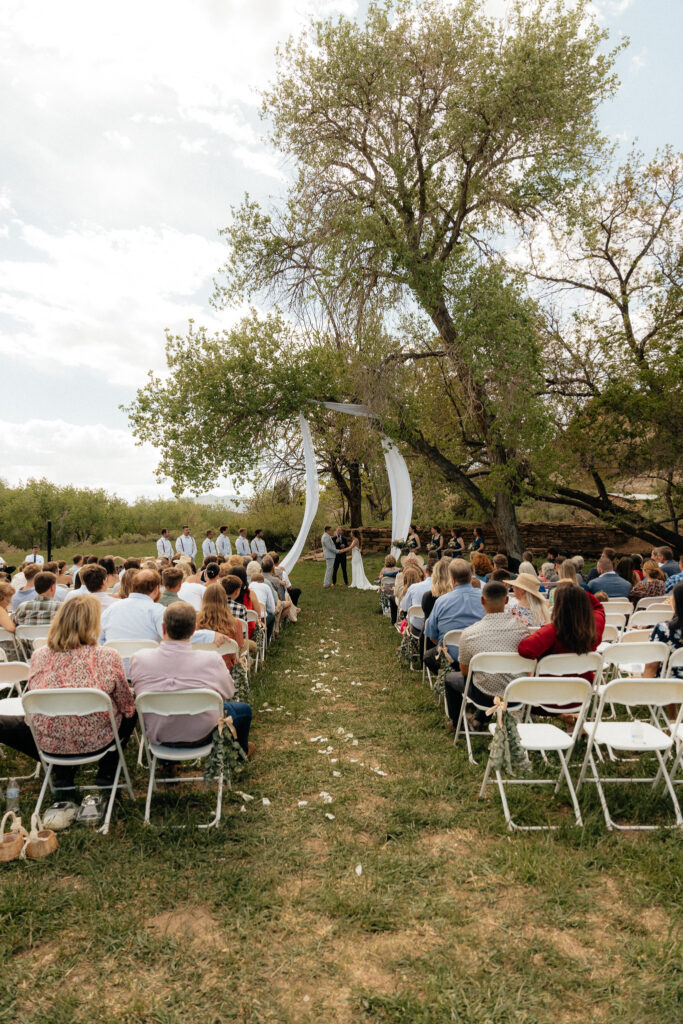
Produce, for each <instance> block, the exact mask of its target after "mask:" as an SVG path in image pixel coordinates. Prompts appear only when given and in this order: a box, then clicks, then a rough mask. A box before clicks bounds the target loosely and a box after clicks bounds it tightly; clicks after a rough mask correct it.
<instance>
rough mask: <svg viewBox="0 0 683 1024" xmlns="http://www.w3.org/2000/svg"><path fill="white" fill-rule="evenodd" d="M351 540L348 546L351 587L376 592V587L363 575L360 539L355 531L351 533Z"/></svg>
mask: <svg viewBox="0 0 683 1024" xmlns="http://www.w3.org/2000/svg"><path fill="white" fill-rule="evenodd" d="M351 536H352V537H353V540H352V541H351V543H350V545H349V550H350V551H351V586H352V587H355V588H356V590H378V589H379V588H378V587H375V586H373V584H372V583H371V582H370V580H369V579H368V578H367V576H366V575H365V569H364V568H363V556H362V555H361V553H360V538H359V536H358V531H357V530H352V531H351Z"/></svg>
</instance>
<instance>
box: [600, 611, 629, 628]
mask: <svg viewBox="0 0 683 1024" xmlns="http://www.w3.org/2000/svg"><path fill="white" fill-rule="evenodd" d="M605 607H606V606H605ZM605 625H607V626H616V627H617V629H618V630H619V632H620V633H621V632H622V631H623V629H624V627H625V626H626V615H625V614H624V613H623V612H608V611H606V612H605Z"/></svg>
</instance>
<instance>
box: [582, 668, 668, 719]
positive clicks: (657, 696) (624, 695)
mask: <svg viewBox="0 0 683 1024" xmlns="http://www.w3.org/2000/svg"><path fill="white" fill-rule="evenodd" d="M600 704H601V705H603V704H623V705H624V707H650V708H657V707H665V706H666V705H668V704H681V705H683V679H644V678H633V679H615V680H614V682H612V683H608V684H607V686H606V687H605V689H604V691H603V695H602V700H601V701H600ZM598 713H599V712H598ZM679 717H680V713H679ZM619 724H622V723H619Z"/></svg>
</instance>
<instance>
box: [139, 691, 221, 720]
mask: <svg viewBox="0 0 683 1024" xmlns="http://www.w3.org/2000/svg"><path fill="white" fill-rule="evenodd" d="M135 706H136V707H137V709H138V714H140V715H142V716H143V718H144V716H145V715H162V716H163V717H164V718H169V717H171V716H173V715H203V714H205V713H206V712H207V711H217V712H218V714H219V716H220V715H222V714H223V698H222V697H221V695H220V693H216V691H215V690H166V691H163V692H161V693H140V694H138V696H137V697H136V698H135Z"/></svg>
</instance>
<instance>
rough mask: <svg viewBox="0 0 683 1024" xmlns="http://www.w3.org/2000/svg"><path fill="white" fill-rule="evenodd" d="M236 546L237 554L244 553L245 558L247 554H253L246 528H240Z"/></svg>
mask: <svg viewBox="0 0 683 1024" xmlns="http://www.w3.org/2000/svg"><path fill="white" fill-rule="evenodd" d="M235 548H236V549H237V554H238V555H242V557H243V558H244V556H245V555H250V554H251V548H250V547H249V541H248V540H247V531H246V530H245V529H242V530H240V532H239V533H238V535H237V540H236V541H235Z"/></svg>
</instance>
